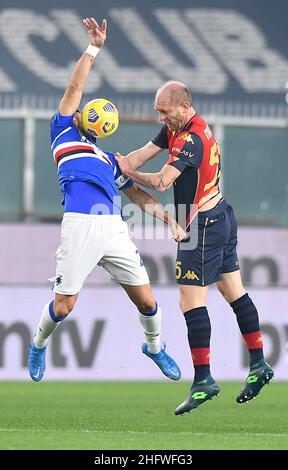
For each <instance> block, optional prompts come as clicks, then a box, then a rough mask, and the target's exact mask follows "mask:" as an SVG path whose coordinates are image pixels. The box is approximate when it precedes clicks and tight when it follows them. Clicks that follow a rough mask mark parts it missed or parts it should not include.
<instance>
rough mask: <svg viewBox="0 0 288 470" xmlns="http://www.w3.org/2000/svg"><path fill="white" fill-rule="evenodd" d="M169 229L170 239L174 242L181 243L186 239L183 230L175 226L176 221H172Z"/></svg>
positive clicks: (177, 225)
mask: <svg viewBox="0 0 288 470" xmlns="http://www.w3.org/2000/svg"><path fill="white" fill-rule="evenodd" d="M170 227H171V232H172V237H173V239H174V240H175V242H178V243H180V242H182V240H184V239H185V238H187V233H186V232H185V230H183V228H182V227H181V226H180V225H179V224H177V222H176V221H174V222H173V223H172V224H170Z"/></svg>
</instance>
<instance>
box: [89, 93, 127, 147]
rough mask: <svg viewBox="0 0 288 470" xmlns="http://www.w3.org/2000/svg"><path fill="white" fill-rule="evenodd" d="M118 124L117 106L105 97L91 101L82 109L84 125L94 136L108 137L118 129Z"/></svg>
mask: <svg viewBox="0 0 288 470" xmlns="http://www.w3.org/2000/svg"><path fill="white" fill-rule="evenodd" d="M118 125H119V114H118V110H117V108H116V106H115V105H114V104H113V103H111V101H108V100H105V99H104V98H99V99H97V100H92V101H89V102H88V103H87V104H86V105H85V107H84V109H83V111H82V127H83V129H84V131H85V132H87V134H89V135H91V136H92V137H97V138H99V139H103V138H104V137H108V136H109V135H112V134H114V132H115V131H117V129H118Z"/></svg>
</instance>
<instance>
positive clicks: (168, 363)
mask: <svg viewBox="0 0 288 470" xmlns="http://www.w3.org/2000/svg"><path fill="white" fill-rule="evenodd" d="M165 349H166V344H165V345H164V346H163V348H161V350H160V352H159V353H157V354H152V353H150V352H149V351H148V344H147V343H143V345H142V352H143V353H144V354H146V356H148V357H150V359H152V361H154V362H155V364H157V366H158V367H159V369H161V371H162V372H163V374H164V375H166V377H168V379H171V380H179V379H180V378H181V370H180V369H179V367H178V366H177V364H176V362H175V361H174V359H172V357H170V356H168V354H167V353H166V352H165Z"/></svg>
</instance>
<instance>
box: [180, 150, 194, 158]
mask: <svg viewBox="0 0 288 470" xmlns="http://www.w3.org/2000/svg"><path fill="white" fill-rule="evenodd" d="M180 155H184V157H188V158H192V157H193V156H194V155H195V153H193V152H188V151H187V150H182V151H181V152H180Z"/></svg>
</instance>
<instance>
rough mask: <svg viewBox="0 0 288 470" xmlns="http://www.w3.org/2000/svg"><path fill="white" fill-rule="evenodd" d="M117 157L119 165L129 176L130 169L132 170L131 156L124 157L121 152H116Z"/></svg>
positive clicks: (124, 173)
mask: <svg viewBox="0 0 288 470" xmlns="http://www.w3.org/2000/svg"><path fill="white" fill-rule="evenodd" d="M115 158H116V160H117V163H118V165H119V166H120V170H121V172H122V173H123V175H126V176H128V173H129V170H131V169H132V168H131V165H130V161H129V158H127V157H123V155H121V154H120V153H119V152H116V153H115Z"/></svg>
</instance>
